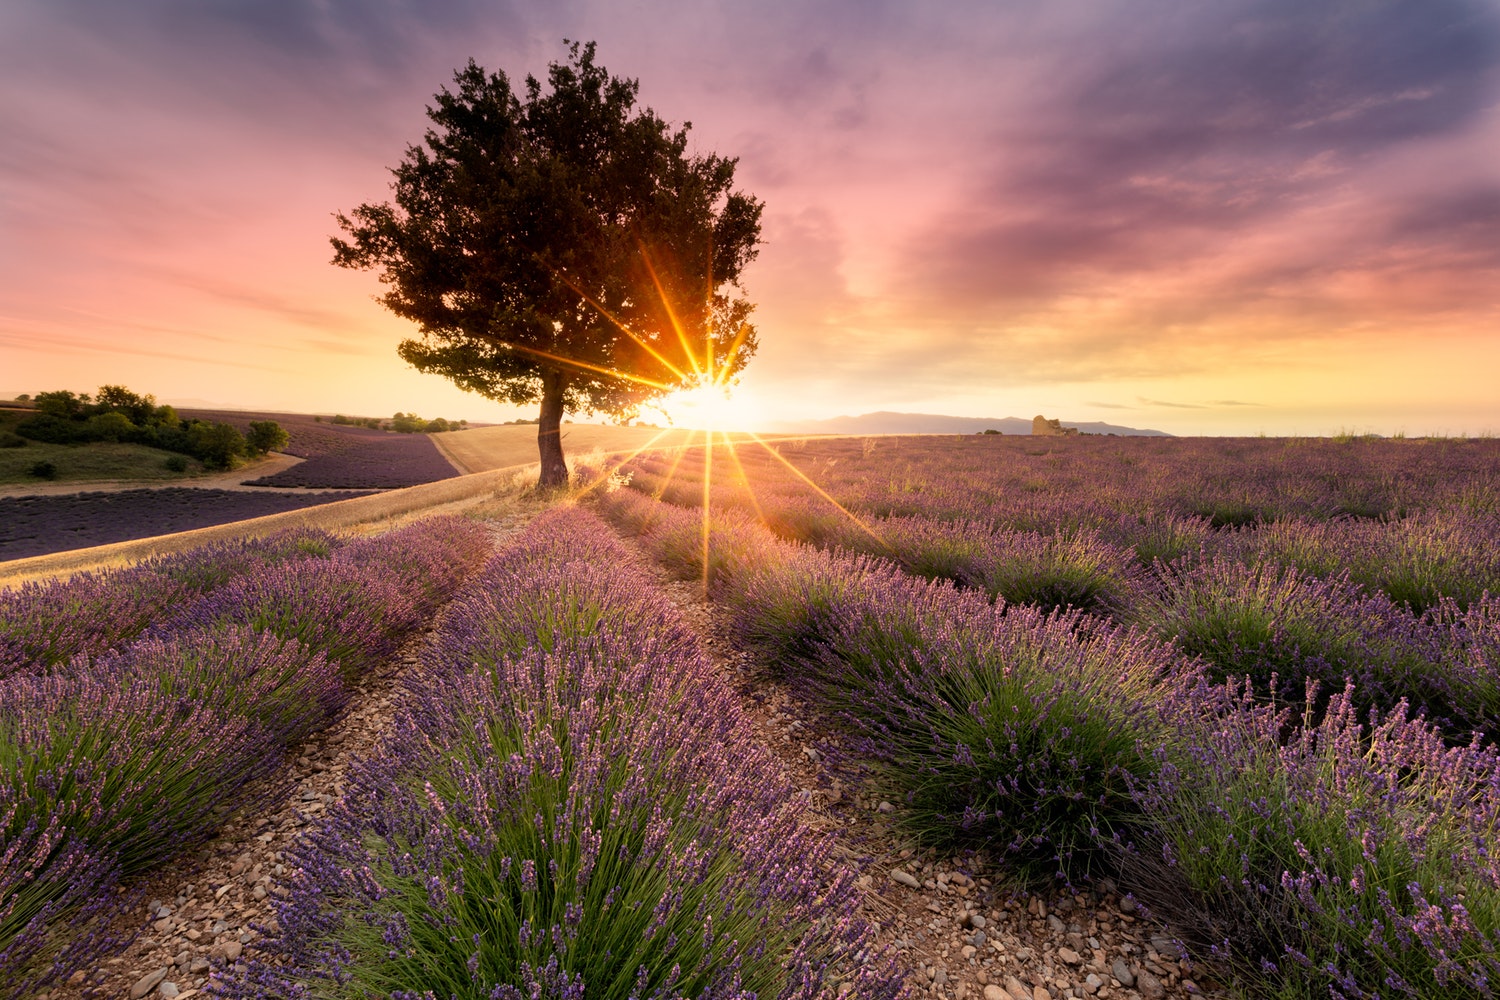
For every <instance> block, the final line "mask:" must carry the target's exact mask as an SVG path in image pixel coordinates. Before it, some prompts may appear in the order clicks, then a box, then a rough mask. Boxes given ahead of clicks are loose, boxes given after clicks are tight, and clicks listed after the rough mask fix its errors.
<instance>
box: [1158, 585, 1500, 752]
mask: <svg viewBox="0 0 1500 1000" xmlns="http://www.w3.org/2000/svg"><path fill="white" fill-rule="evenodd" d="M1158 569H1159V572H1160V573H1161V575H1162V579H1163V586H1162V587H1161V588H1160V589H1158V590H1157V591H1155V592H1154V593H1152V594H1151V595H1150V596H1148V597H1146V598H1143V599H1142V600H1141V601H1139V602H1138V603H1137V604H1136V606H1135V607H1134V609H1133V610H1132V612H1131V614H1132V616H1133V618H1134V619H1135V621H1137V622H1138V623H1140V624H1141V625H1143V626H1145V627H1146V628H1148V629H1150V630H1151V631H1153V632H1155V633H1156V634H1157V635H1160V636H1161V637H1163V638H1166V639H1172V640H1174V641H1176V642H1177V644H1178V645H1179V646H1181V647H1182V648H1183V649H1184V650H1185V651H1186V652H1187V653H1189V654H1191V655H1195V656H1201V657H1203V658H1204V659H1205V660H1207V661H1208V662H1209V663H1210V664H1211V665H1212V666H1213V668H1214V671H1215V674H1216V675H1217V676H1218V677H1220V678H1221V679H1222V678H1228V677H1239V676H1246V677H1249V678H1250V680H1251V682H1252V684H1253V686H1254V688H1255V690H1256V691H1257V692H1258V693H1259V694H1261V695H1263V696H1271V697H1277V698H1286V699H1290V700H1292V701H1296V700H1297V699H1298V698H1299V697H1300V696H1301V694H1302V693H1303V691H1304V689H1305V687H1306V682H1307V681H1309V680H1314V681H1317V682H1319V683H1320V684H1321V685H1322V686H1323V688H1324V689H1328V688H1332V689H1334V690H1336V689H1338V688H1341V687H1342V686H1343V683H1344V680H1345V679H1346V678H1352V679H1353V680H1354V682H1355V684H1356V688H1355V690H1356V692H1357V697H1358V699H1359V702H1360V704H1361V706H1362V707H1376V706H1378V707H1382V708H1383V707H1387V706H1393V705H1395V704H1396V702H1397V701H1399V700H1401V699H1406V700H1407V701H1408V702H1409V703H1410V704H1411V705H1412V706H1413V707H1414V708H1415V709H1420V710H1423V711H1424V712H1426V713H1427V714H1428V715H1430V716H1432V717H1433V718H1434V719H1437V720H1442V721H1443V723H1444V724H1445V725H1446V726H1447V727H1448V728H1449V730H1450V732H1452V733H1454V734H1455V735H1457V736H1459V737H1460V738H1461V739H1467V736H1468V733H1469V732H1471V731H1472V730H1475V729H1479V730H1482V731H1484V732H1487V733H1492V734H1500V700H1497V698H1496V694H1497V692H1496V681H1495V677H1494V675H1493V674H1492V673H1490V672H1489V671H1487V670H1486V669H1484V668H1483V667H1482V666H1481V665H1479V664H1478V662H1477V661H1475V660H1473V659H1472V658H1466V657H1465V656H1464V655H1463V653H1462V651H1461V650H1460V649H1459V648H1458V647H1459V646H1461V645H1462V643H1461V642H1459V641H1458V640H1455V639H1453V638H1451V637H1450V636H1449V635H1448V634H1447V631H1446V630H1445V629H1443V628H1441V627H1439V626H1438V625H1437V624H1435V623H1434V621H1432V620H1430V619H1427V620H1424V619H1419V618H1416V617H1414V616H1413V615H1412V614H1410V613H1409V612H1408V611H1406V610H1405V609H1404V608H1402V607H1399V606H1398V605H1396V604H1395V603H1394V602H1393V601H1391V600H1390V598H1388V597H1386V596H1385V595H1383V594H1378V593H1377V594H1370V593H1367V592H1366V591H1365V590H1364V589H1363V588H1362V587H1360V586H1359V585H1358V584H1356V583H1354V582H1353V581H1352V580H1350V579H1349V578H1348V577H1347V576H1337V577H1332V578H1325V579H1318V578H1316V577H1311V576H1307V575H1305V574H1303V573H1300V572H1298V571H1297V570H1296V569H1293V568H1283V567H1279V566H1276V565H1273V564H1258V565H1249V566H1247V565H1245V564H1243V563H1240V562H1237V561H1234V560H1230V559H1225V558H1219V557H1216V558H1213V559H1210V560H1207V561H1203V562H1179V563H1176V564H1173V565H1172V566H1162V565H1160V564H1158ZM1455 643H1457V645H1455Z"/></svg>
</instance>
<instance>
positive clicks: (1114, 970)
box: [1109, 958, 1135, 986]
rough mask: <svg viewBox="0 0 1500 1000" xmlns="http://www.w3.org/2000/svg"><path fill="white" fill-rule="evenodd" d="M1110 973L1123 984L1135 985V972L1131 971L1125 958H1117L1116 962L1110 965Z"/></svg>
mask: <svg viewBox="0 0 1500 1000" xmlns="http://www.w3.org/2000/svg"><path fill="white" fill-rule="evenodd" d="M1109 974H1110V975H1112V976H1114V977H1115V978H1116V979H1118V980H1119V981H1120V985H1121V986H1134V985H1135V974H1134V973H1132V972H1131V971H1130V966H1128V965H1126V964H1125V960H1124V959H1123V958H1117V959H1115V964H1113V965H1111V966H1110V967H1109Z"/></svg>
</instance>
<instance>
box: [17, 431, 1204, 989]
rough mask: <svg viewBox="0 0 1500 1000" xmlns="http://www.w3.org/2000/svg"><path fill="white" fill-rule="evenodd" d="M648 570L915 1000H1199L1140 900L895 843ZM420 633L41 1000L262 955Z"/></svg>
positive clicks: (768, 689)
mask: <svg viewBox="0 0 1500 1000" xmlns="http://www.w3.org/2000/svg"><path fill="white" fill-rule="evenodd" d="M466 433H471V432H466ZM538 509H540V507H539V506H538V505H521V506H517V507H514V508H512V509H509V510H504V511H500V512H497V513H496V514H495V515H494V517H493V519H492V520H490V521H489V522H488V523H489V525H490V527H491V530H492V533H493V534H494V537H495V539H496V541H497V543H500V542H502V541H503V540H504V539H505V538H507V537H508V536H510V535H511V534H513V533H515V532H516V531H518V530H520V528H521V527H522V526H523V525H524V524H525V523H526V522H527V521H528V520H529V519H530V517H531V516H533V515H534V514H535V513H536V511H537V510H538ZM639 561H640V565H641V567H642V568H643V570H644V571H645V572H647V573H648V574H649V575H651V576H652V577H653V578H655V579H657V580H659V581H660V585H661V587H662V588H663V590H664V591H665V593H666V594H667V595H668V596H669V598H670V599H671V600H672V601H673V603H674V604H675V605H676V606H677V607H678V608H679V609H680V610H681V612H682V613H683V615H684V616H685V618H686V620H687V621H688V623H689V624H690V625H691V626H692V627H693V628H694V629H695V630H696V631H697V633H698V634H699V636H700V637H701V639H702V641H703V644H704V648H705V649H706V650H707V651H708V653H709V655H710V656H711V657H712V658H713V660H714V662H715V663H716V664H717V665H718V666H719V667H720V669H721V670H722V671H723V672H724V676H725V677H726V679H727V680H728V681H729V682H730V683H731V685H732V686H733V688H734V689H735V690H736V691H737V692H739V694H740V695H741V697H742V698H743V704H744V707H745V711H746V716H747V718H748V719H749V720H750V723H751V725H752V726H753V727H754V730H755V733H756V736H757V738H758V740H759V742H760V743H761V744H762V745H763V746H764V747H765V748H766V749H767V750H768V751H769V752H770V753H771V754H772V755H773V757H774V758H775V759H776V760H777V761H779V762H780V764H781V767H782V769H783V773H784V774H785V776H786V778H787V780H788V781H789V783H790V784H791V785H792V786H793V787H795V788H797V789H798V790H799V794H801V795H803V796H804V797H805V798H806V799H807V800H808V803H809V808H808V810H807V812H806V814H805V817H806V819H805V821H806V822H807V823H809V824H810V825H812V826H814V827H816V828H818V829H821V830H825V831H832V832H833V834H834V836H835V838H836V843H837V848H836V850H837V853H838V854H839V855H840V856H841V857H842V858H843V859H844V861H845V863H846V864H848V865H850V866H852V867H853V868H854V869H855V870H857V871H858V873H859V874H858V878H857V883H858V885H859V886H860V888H861V889H862V890H863V893H864V907H865V910H866V917H867V918H868V919H870V920H872V921H874V922H875V923H876V925H877V927H878V937H879V940H880V942H881V943H882V944H884V945H887V946H889V947H890V948H891V949H892V951H893V953H894V954H895V956H896V960H897V963H898V966H899V967H900V968H901V969H902V971H903V972H905V973H906V974H907V976H908V982H909V983H910V984H912V985H913V986H914V987H916V988H917V989H918V991H920V992H925V993H927V994H929V995H930V996H932V997H934V998H938V1000H1060V998H1063V997H1071V998H1083V997H1099V998H1105V1000H1110V998H1118V1000H1166V998H1170V1000H1180V998H1187V997H1191V996H1201V995H1202V992H1201V991H1200V990H1199V988H1198V987H1197V986H1196V985H1194V983H1193V982H1192V981H1191V979H1189V978H1188V975H1189V973H1188V970H1187V968H1186V966H1185V965H1183V964H1179V962H1178V961H1177V960H1176V957H1175V956H1176V946H1175V944H1174V943H1173V941H1172V936H1171V933H1170V931H1169V930H1167V929H1166V928H1163V927H1160V926H1157V925H1155V924H1152V923H1151V922H1149V921H1147V920H1145V919H1143V917H1142V915H1141V914H1140V913H1138V912H1137V911H1136V909H1135V907H1134V905H1133V903H1132V902H1131V901H1130V900H1129V899H1122V898H1120V897H1118V896H1117V895H1115V894H1113V893H1110V892H1103V893H1101V894H1097V895H1078V896H1060V895H1056V894H1053V895H1049V896H1026V895H1019V894H1014V893H1011V892H1009V891H1007V890H1006V889H1005V887H1004V885H1003V883H1002V882H1001V880H1000V879H998V878H996V877H994V872H993V871H992V869H991V867H990V866H989V865H988V863H987V862H986V860H985V859H984V858H983V857H982V856H979V855H967V856H963V857H947V856H938V855H934V854H933V853H932V852H930V851H929V852H923V851H919V850H917V849H915V848H914V846H913V845H912V844H910V843H909V842H908V841H907V840H906V839H905V838H904V837H903V835H902V834H901V832H900V829H899V826H898V820H899V816H898V815H897V814H898V810H897V809H896V807H895V806H893V805H892V804H891V803H889V802H887V801H883V800H881V799H880V797H879V793H878V791H876V790H874V789H869V788H864V787H844V786H843V785H842V784H841V781H840V779H839V777H838V776H837V775H835V774H833V773H831V772H830V771H829V770H827V769H826V768H825V766H824V762H823V760H822V753H821V751H820V750H819V747H824V748H827V747H829V746H830V745H833V744H834V737H833V736H832V735H831V733H830V731H829V729H828V727H826V726H825V725H823V724H822V722H821V720H820V719H819V718H818V716H817V714H816V713H815V712H814V711H812V710H811V709H810V708H809V707H808V706H807V705H805V704H803V703H802V702H800V701H799V700H798V699H797V698H795V697H793V696H792V695H791V694H790V693H789V692H788V691H787V690H786V689H785V688H784V687H783V686H782V685H780V684H778V683H776V682H774V681H772V680H770V679H769V678H768V677H767V676H766V672H765V670H764V669H763V668H762V667H761V666H760V665H758V664H757V663H755V662H754V660H753V659H752V658H751V657H750V656H749V655H748V654H745V653H743V652H741V651H739V650H736V649H734V648H732V647H731V645H730V644H729V643H728V642H727V641H726V639H725V632H724V623H723V622H722V620H721V619H720V618H719V616H718V614H717V612H716V610H715V608H714V606H713V605H712V604H711V603H710V602H708V601H706V600H704V598H703V595H702V588H701V587H700V586H698V585H696V584H692V583H683V582H680V581H674V580H670V579H668V578H667V577H666V575H665V573H664V572H663V571H662V570H660V569H659V568H658V567H657V566H656V564H655V563H653V562H650V561H649V560H647V559H645V558H644V557H640V560H639ZM425 638H426V636H425V635H424V636H419V637H416V638H414V639H413V640H412V641H411V642H409V643H408V644H407V645H406V647H405V648H404V649H403V650H402V651H401V653H400V654H399V655H398V657H397V658H396V659H395V660H394V661H393V662H392V663H390V664H389V665H388V667H387V669H386V670H384V671H382V672H379V673H378V674H376V675H374V676H371V677H370V678H368V680H367V681H366V683H365V684H363V685H361V686H360V688H359V689H358V690H357V692H356V693H355V695H354V697H353V698H352V699H351V702H350V705H349V707H348V710H347V711H346V713H345V715H344V716H343V717H342V718H341V719H340V720H339V721H338V722H337V723H336V724H335V725H334V726H332V727H330V728H329V729H328V730H326V731H325V732H323V733H321V734H319V735H318V736H317V737H315V738H314V739H312V740H309V741H308V742H307V743H306V744H304V745H303V746H302V747H301V748H300V749H299V750H298V752H297V753H296V754H295V755H293V756H292V757H291V758H290V763H289V766H288V767H287V769H286V770H285V771H284V772H283V773H282V774H281V775H279V776H278V777H276V778H273V779H270V780H268V781H267V782H266V786H265V793H266V794H265V798H264V800H263V801H264V805H262V806H261V807H259V808H256V809H251V810H247V811H244V812H242V814H240V815H237V816H236V817H234V818H233V819H231V820H230V821H229V822H228V823H227V824H226V825H225V826H224V827H223V828H222V829H221V830H220V831H219V832H218V834H217V835H216V836H215V837H214V838H213V839H212V840H210V841H209V842H208V843H206V844H205V845H203V846H202V847H201V848H199V849H197V850H196V851H194V852H192V853H190V854H188V855H185V856H183V857H181V858H179V859H178V860H177V861H176V862H175V863H174V864H172V865H170V866H168V867H167V868H166V869H164V870H162V871H159V872H155V873H153V874H151V875H150V876H147V877H145V878H142V879H138V880H136V881H135V882H134V883H133V884H132V885H131V886H130V887H129V891H128V898H130V899H131V900H133V901H134V902H133V905H132V907H131V909H129V910H128V911H125V912H123V913H121V914H120V915H119V918H118V919H117V920H116V921H115V923H114V925H113V927H112V928H111V929H112V930H113V931H114V932H115V933H119V934H122V935H124V936H127V937H129V936H132V935H134V940H133V941H132V943H131V944H130V945H129V946H128V947H126V948H125V949H124V950H123V951H121V952H120V953H118V954H116V955H114V956H112V957H110V958H108V959H106V960H105V961H104V963H103V964H102V965H101V966H100V970H99V971H100V972H101V973H102V979H101V980H100V981H99V982H98V983H97V987H96V989H95V990H94V992H92V994H89V993H86V992H85V988H84V984H83V982H82V976H81V974H80V975H79V976H77V977H75V979H74V980H72V981H70V982H69V983H67V984H64V985H61V986H58V987H56V988H54V989H52V990H51V991H50V992H44V993H42V994H41V995H40V998H39V1000H81V998H83V997H84V996H88V995H92V996H94V997H106V998H116V997H120V998H124V997H129V998H132V1000H147V998H153V1000H154V998H164V1000H170V998H174V997H175V998H177V1000H187V998H190V997H194V996H206V995H208V994H207V987H208V986H209V983H210V979H211V977H212V976H213V975H214V973H215V970H220V969H223V968H225V967H227V966H230V965H234V964H236V963H243V962H244V961H245V960H246V959H247V958H248V957H249V956H250V955H252V954H253V953H254V951H255V947H256V942H257V940H258V939H259V937H260V936H261V933H262V931H263V930H265V929H267V928H270V927H274V922H275V917H274V912H273V910H272V907H271V902H272V900H273V899H274V898H275V897H279V896H281V895H282V894H284V893H285V891H286V890H285V889H284V888H283V886H282V881H283V877H284V876H285V874H286V872H287V867H286V859H285V857H284V854H283V851H284V850H285V848H286V847H287V846H288V845H289V844H290V843H291V842H292V841H294V840H295V839H296V838H297V837H298V836H299V834H300V832H301V831H302V830H303V829H304V828H305V827H307V826H308V825H309V824H310V823H315V822H317V821H318V819H319V818H320V816H321V815H322V814H323V813H324V812H325V811H326V810H327V808H328V806H329V805H330V804H331V803H333V802H335V801H336V800H337V799H338V798H339V797H340V796H341V795H342V794H343V791H344V781H345V776H346V775H347V773H348V771H349V767H350V765H351V763H352V762H353V761H356V760H358V759H360V758H361V757H363V756H365V755H367V754H368V753H369V752H370V751H371V750H372V749H373V748H374V747H375V746H376V745H377V744H378V743H379V740H380V737H381V734H382V733H383V731H384V729H385V727H386V726H387V725H388V724H389V722H390V720H391V717H392V714H393V712H394V707H395V703H396V693H397V691H398V688H399V687H400V685H401V683H402V681H403V679H404V678H405V677H406V676H407V674H408V673H409V672H410V671H411V670H413V669H418V667H417V651H418V649H420V646H421V643H422V642H423V641H424V640H425Z"/></svg>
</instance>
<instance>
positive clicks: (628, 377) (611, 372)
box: [495, 340, 677, 392]
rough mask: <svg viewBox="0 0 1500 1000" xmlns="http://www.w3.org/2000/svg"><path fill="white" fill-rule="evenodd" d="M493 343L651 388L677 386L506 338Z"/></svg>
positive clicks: (670, 389) (666, 389)
mask: <svg viewBox="0 0 1500 1000" xmlns="http://www.w3.org/2000/svg"><path fill="white" fill-rule="evenodd" d="M495 343H497V344H499V345H500V346H501V347H506V348H509V349H510V350H512V351H522V352H524V353H526V354H535V355H536V356H537V357H539V358H546V359H547V360H548V361H556V362H557V363H558V364H560V365H572V366H573V367H575V368H583V369H585V370H587V371H591V372H599V373H600V374H601V375H608V376H609V377H611V378H618V379H624V380H625V381H627V382H637V383H639V384H640V385H645V386H650V387H651V388H653V389H660V390H662V391H663V392H671V391H672V390H673V389H675V388H677V387H676V386H674V385H668V384H667V383H665V382H658V381H656V380H655V379H649V378H642V377H641V376H639V375H632V374H630V373H629V372H622V371H617V370H616V369H614V368H604V367H601V366H599V365H591V364H589V363H588V362H587V361H579V360H577V359H576V358H565V357H563V356H562V355H561V354H552V353H551V352H549V351H544V350H541V349H540V348H537V347H525V346H523V345H521V344H512V343H510V342H509V341H507V340H497V341H495Z"/></svg>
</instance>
